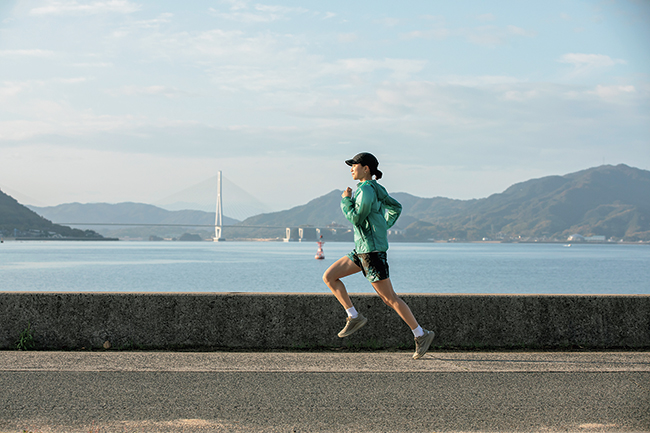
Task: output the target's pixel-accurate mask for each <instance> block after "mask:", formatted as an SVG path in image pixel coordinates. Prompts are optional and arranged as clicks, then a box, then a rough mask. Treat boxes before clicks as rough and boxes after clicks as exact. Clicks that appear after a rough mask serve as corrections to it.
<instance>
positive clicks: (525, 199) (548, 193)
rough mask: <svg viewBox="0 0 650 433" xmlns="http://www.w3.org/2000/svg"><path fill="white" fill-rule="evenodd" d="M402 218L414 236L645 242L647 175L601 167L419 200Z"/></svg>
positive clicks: (649, 214)
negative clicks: (462, 197) (486, 191)
mask: <svg viewBox="0 0 650 433" xmlns="http://www.w3.org/2000/svg"><path fill="white" fill-rule="evenodd" d="M396 198H397V196H396ZM398 200H399V198H398ZM406 213H407V214H408V215H410V216H413V217H415V218H417V219H418V220H420V222H419V223H416V225H414V226H409V232H410V234H409V236H415V237H424V236H427V237H432V238H436V239H445V238H458V239H470V240H472V239H480V238H483V237H488V238H515V237H519V236H521V237H526V238H538V239H549V238H557V239H566V238H567V237H568V236H570V235H571V234H574V233H578V234H581V235H583V236H592V235H600V236H605V237H606V238H615V239H626V240H632V241H633V240H650V172H649V171H646V170H640V169H637V168H632V167H628V166H627V165H623V164H621V165H617V166H610V165H605V166H600V167H596V168H590V169H588V170H583V171H579V172H576V173H571V174H567V175H565V176H548V177H543V178H540V179H532V180H528V181H526V182H522V183H517V184H515V185H513V186H511V187H510V188H508V189H506V190H505V191H504V192H503V193H500V194H494V195H491V196H490V197H487V198H484V199H479V200H467V201H458V200H454V201H449V200H448V199H438V198H434V199H421V200H417V201H415V202H414V203H413V205H412V207H410V208H409V209H407V210H406Z"/></svg>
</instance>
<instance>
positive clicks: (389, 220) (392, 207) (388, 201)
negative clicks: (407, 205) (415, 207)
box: [382, 195, 402, 228]
mask: <svg viewBox="0 0 650 433" xmlns="http://www.w3.org/2000/svg"><path fill="white" fill-rule="evenodd" d="M382 204H383V205H384V209H385V210H386V213H385V217H386V228H391V227H393V225H395V222H396V221H397V218H399V216H400V214H401V213H402V205H401V204H400V202H398V201H397V200H395V199H394V198H393V197H391V196H389V195H388V196H386V198H385V199H384V200H383V202H382Z"/></svg>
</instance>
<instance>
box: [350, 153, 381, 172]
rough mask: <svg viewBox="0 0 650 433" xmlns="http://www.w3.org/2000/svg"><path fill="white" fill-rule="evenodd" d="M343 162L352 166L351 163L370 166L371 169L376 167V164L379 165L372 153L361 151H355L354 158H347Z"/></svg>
mask: <svg viewBox="0 0 650 433" xmlns="http://www.w3.org/2000/svg"><path fill="white" fill-rule="evenodd" d="M345 163H346V164H347V165H349V166H352V164H361V165H366V166H368V167H370V168H371V169H372V170H373V171H374V170H376V169H377V166H378V165H379V161H377V158H375V156H374V155H373V154H372V153H368V152H361V153H357V154H356V155H354V158H352V159H348V160H347V161H345Z"/></svg>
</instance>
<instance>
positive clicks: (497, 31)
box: [400, 17, 536, 46]
mask: <svg viewBox="0 0 650 433" xmlns="http://www.w3.org/2000/svg"><path fill="white" fill-rule="evenodd" d="M431 21H433V23H434V24H433V27H432V28H430V29H426V30H413V31H411V32H408V33H403V34H401V35H400V39H403V40H408V39H436V40H442V39H446V38H449V37H453V36H457V37H464V38H465V39H466V40H467V41H468V42H471V43H473V44H476V45H483V46H496V45H503V44H505V43H507V42H508V40H509V39H510V38H512V37H520V36H523V37H529V38H530V37H535V36H536V32H533V31H530V30H526V29H523V28H521V27H517V26H513V25H509V26H506V27H497V26H493V25H485V26H479V27H473V28H459V29H450V28H448V27H447V26H446V25H445V23H444V20H442V19H440V18H438V17H432V18H431Z"/></svg>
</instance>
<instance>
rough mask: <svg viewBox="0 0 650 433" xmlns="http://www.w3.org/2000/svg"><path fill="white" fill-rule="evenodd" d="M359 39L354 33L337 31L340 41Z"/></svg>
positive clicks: (346, 41) (347, 41)
mask: <svg viewBox="0 0 650 433" xmlns="http://www.w3.org/2000/svg"><path fill="white" fill-rule="evenodd" d="M357 39H359V36H358V35H357V34H356V33H339V35H338V40H339V42H342V43H350V42H354V41H356V40H357Z"/></svg>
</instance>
